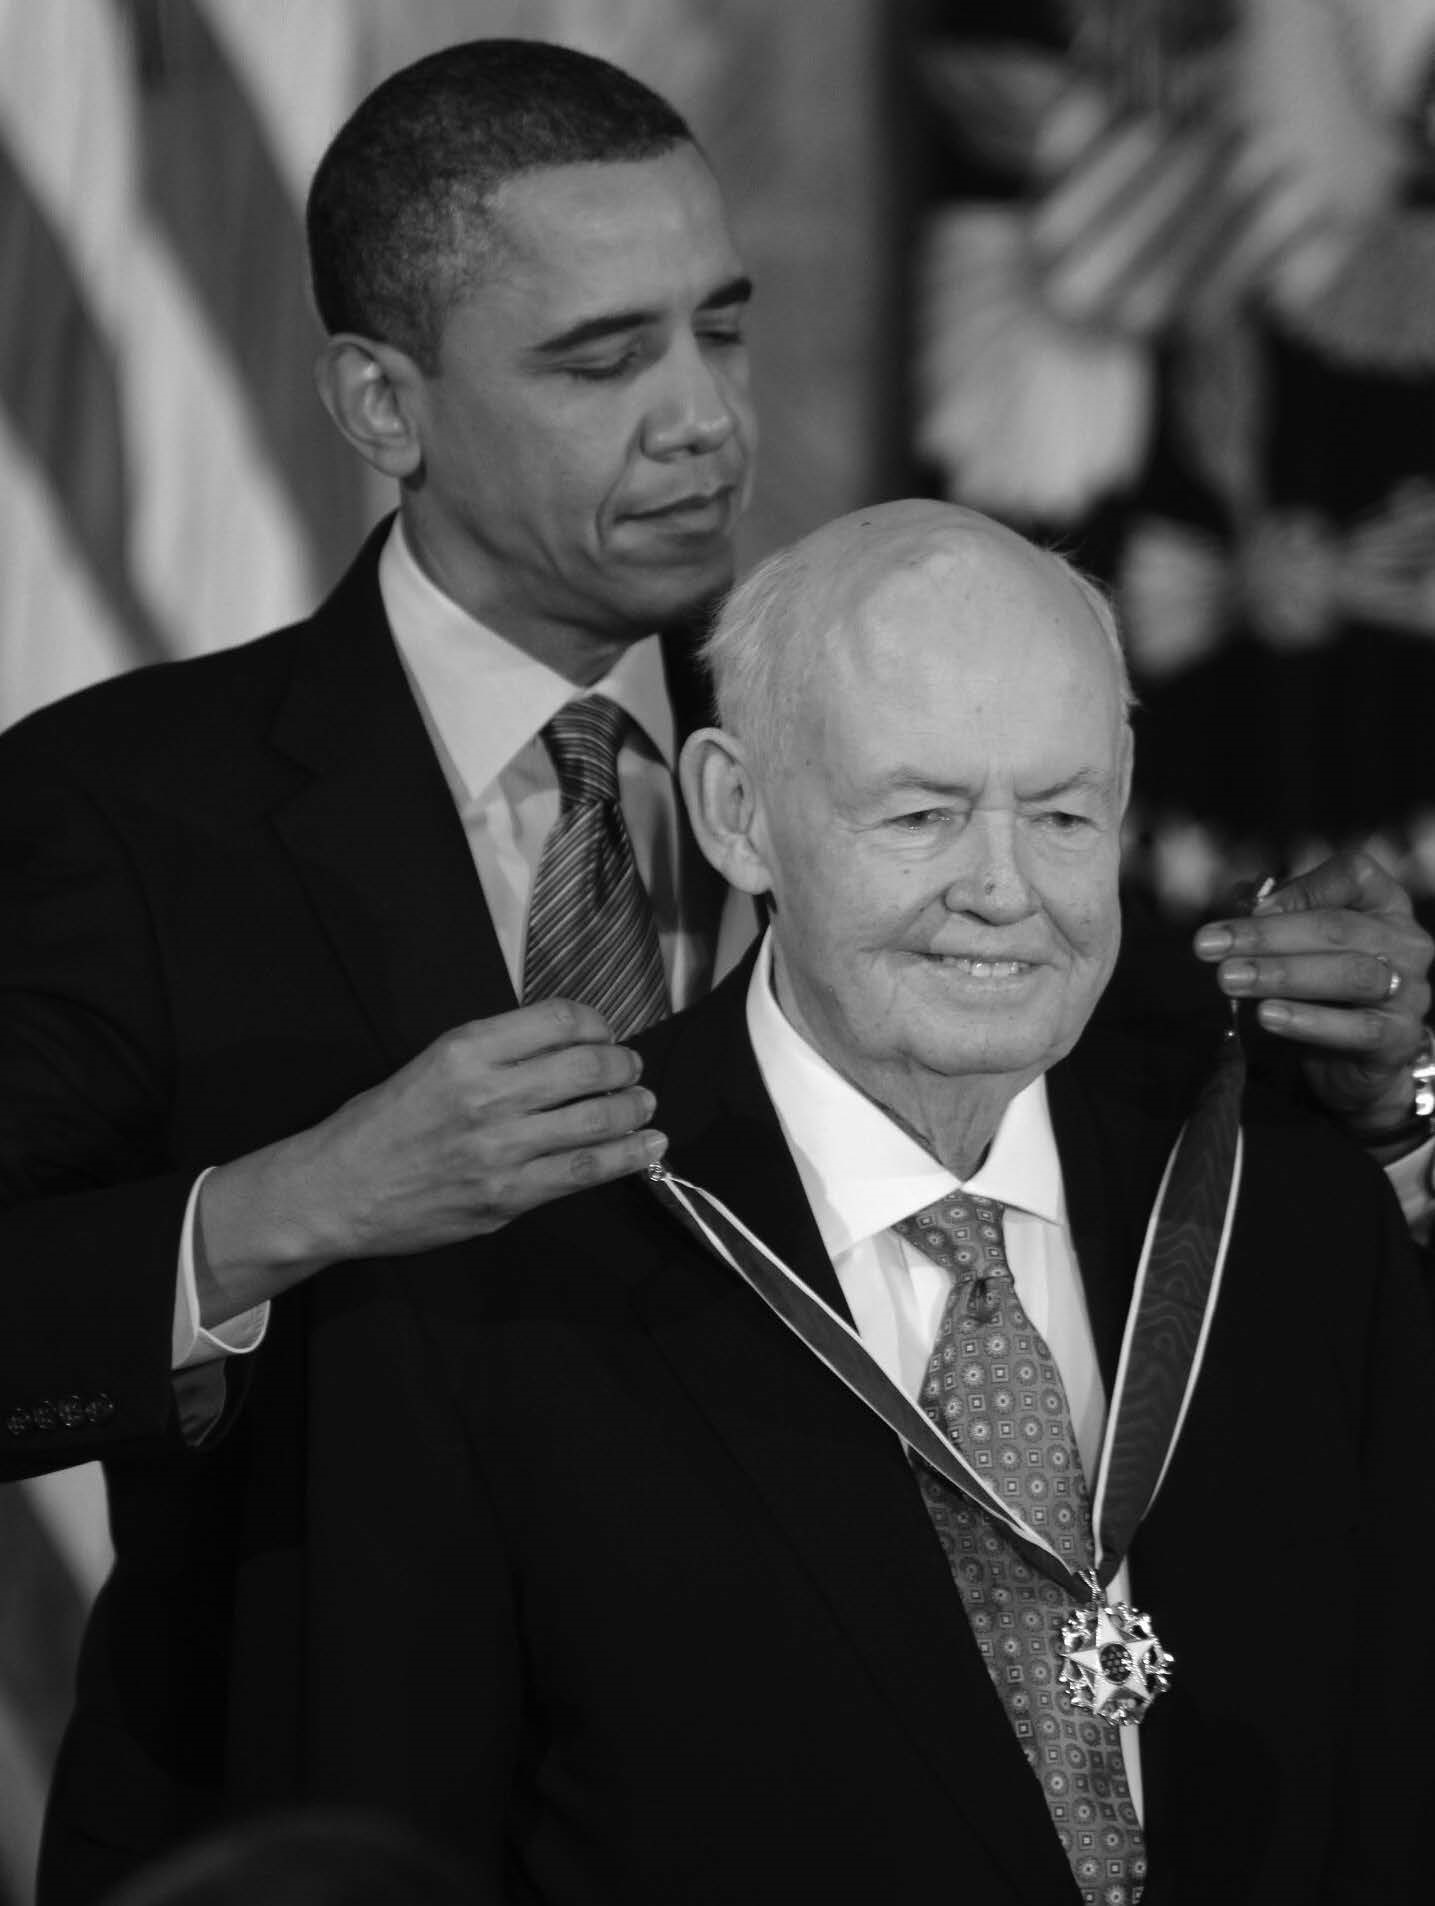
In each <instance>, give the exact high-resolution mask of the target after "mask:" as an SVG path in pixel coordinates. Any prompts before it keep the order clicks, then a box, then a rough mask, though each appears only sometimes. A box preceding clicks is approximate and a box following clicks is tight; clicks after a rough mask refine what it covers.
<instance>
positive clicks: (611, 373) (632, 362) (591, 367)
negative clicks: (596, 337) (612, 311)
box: [566, 346, 639, 384]
mask: <svg viewBox="0 0 1435 1906" xmlns="http://www.w3.org/2000/svg"><path fill="white" fill-rule="evenodd" d="M638 357H639V352H638V350H637V348H636V347H635V346H630V347H629V349H627V350H626V351H622V352H620V353H619V355H618V356H617V357H605V358H599V359H596V360H594V361H593V362H591V363H582V364H569V365H568V366H567V367H566V368H567V371H568V375H569V376H570V377H580V378H582V379H583V380H584V382H585V383H594V384H601V383H603V382H604V381H605V380H607V379H610V378H616V377H623V376H626V374H627V373H628V372H629V371H631V370H632V369H633V368H634V367H635V366H636V364H637V362H638Z"/></svg>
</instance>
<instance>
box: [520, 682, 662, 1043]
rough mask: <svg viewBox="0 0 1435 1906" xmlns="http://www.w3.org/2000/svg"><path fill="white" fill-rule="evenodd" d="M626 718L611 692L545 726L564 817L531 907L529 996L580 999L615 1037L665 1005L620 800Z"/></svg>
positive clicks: (658, 958)
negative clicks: (621, 748) (620, 754)
mask: <svg viewBox="0 0 1435 1906" xmlns="http://www.w3.org/2000/svg"><path fill="white" fill-rule="evenodd" d="M627 721H628V717H627V716H626V715H625V714H624V712H623V710H622V709H621V708H619V707H618V705H617V703H616V702H612V701H609V700H608V698H607V696H606V695H587V696H584V697H583V699H582V700H581V701H574V702H569V704H568V705H567V707H566V708H562V709H560V710H559V712H558V713H557V714H556V715H555V716H554V717H553V719H552V721H550V722H549V723H548V725H547V727H546V728H545V729H544V730H543V740H544V742H545V744H546V746H547V748H548V752H549V755H550V756H551V757H552V761H553V767H554V771H555V772H556V774H557V776H558V790H559V797H560V811H559V815H558V820H557V821H556V823H555V824H554V826H553V828H552V829H551V830H550V832H549V835H548V838H547V839H546V840H545V841H544V843H543V853H542V857H541V858H540V860H539V863H538V876H537V879H536V880H535V881H534V883H533V897H532V899H531V901H530V903H529V908H528V934H527V941H526V945H525V947H524V956H523V999H524V1004H525V1005H527V1004H531V1003H532V1002H533V1001H535V1000H540V999H576V1000H581V1001H582V1002H583V1004H584V1005H587V1006H592V1007H594V1008H595V1009H596V1010H597V1011H598V1012H600V1013H601V1014H602V1015H603V1017H604V1018H605V1019H606V1020H607V1022H608V1028H609V1030H610V1032H611V1033H612V1034H613V1037H614V1038H615V1039H625V1038H627V1037H628V1036H629V1035H630V1034H632V1033H635V1032H640V1031H641V1030H642V1028H643V1027H644V1026H650V1025H651V1024H652V1023H653V1021H654V1020H655V1019H661V1018H662V1016H663V1014H664V1013H666V1012H667V1010H668V990H667V982H666V980H665V978H664V975H663V957H662V949H661V947H660V945H659V943H658V930H657V926H656V924H655V923H654V920H653V910H652V906H651V904H650V902H649V900H648V895H647V890H646V889H645V887H644V886H643V882H642V878H641V876H640V875H639V873H638V866H637V862H636V861H635V860H634V858H633V843H632V841H631V840H630V838H629V836H628V826H627V822H626V821H625V820H624V819H623V810H622V808H621V807H620V806H619V803H618V745H619V742H620V741H621V739H622V735H623V730H624V728H625V727H626V725H627Z"/></svg>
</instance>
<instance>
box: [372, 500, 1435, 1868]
mask: <svg viewBox="0 0 1435 1906" xmlns="http://www.w3.org/2000/svg"><path fill="white" fill-rule="evenodd" d="M709 659H710V662H711V664H712V668H713V671H714V678H715V686H716V691H717V702H718V707H719V711H720V721H719V725H718V726H715V727H710V728H706V729H703V730H701V731H700V732H698V733H697V734H695V735H694V736H692V737H691V738H690V740H689V741H688V743H687V746H686V750H685V753H684V756H683V763H682V770H683V781H684V790H685V794H686V796H687V799H688V802H689V805H690V808H691V811H692V815H693V821H694V826H695V830H696V833H697V836H698V839H699V841H700V843H701V845H702V847H703V849H704V851H705V852H706V853H707V855H708V856H709V858H710V859H711V860H712V861H713V863H714V864H715V865H716V866H717V867H718V868H719V869H720V870H721V871H722V873H723V874H724V875H725V876H726V877H727V879H728V880H730V881H732V882H733V883H734V884H735V885H737V886H738V887H740V888H743V889H745V890H746V891H748V892H750V893H752V894H754V895H758V896H761V897H762V898H763V901H764V904H765V907H766V910H767V914H768V929H767V932H766V934H765V936H764V938H763V940H762V942H761V945H760V946H759V948H758V949H757V950H756V952H755V954H754V955H753V956H752V957H751V958H750V960H749V961H748V963H747V966H746V967H745V968H744V969H742V970H741V971H739V972H738V973H737V974H735V975H734V976H733V978H732V979H731V980H729V981H728V982H727V983H726V984H725V985H724V986H722V987H720V988H719V989H718V990H717V992H715V993H714V994H713V995H712V997H711V998H710V999H709V1000H708V1001H706V1002H705V1003H704V1004H702V1005H700V1006H698V1007H696V1008H694V1009H693V1010H692V1011H691V1012H688V1013H685V1014H681V1015H679V1016H678V1017H677V1018H676V1019H674V1020H673V1021H671V1022H669V1023H668V1024H667V1025H665V1026H663V1027H660V1028H657V1029H655V1030H654V1031H652V1032H650V1033H648V1034H645V1035H644V1036H643V1039H642V1041H641V1050H642V1052H643V1056H644V1062H645V1073H644V1076H645V1079H646V1081H647V1083H648V1084H649V1086H650V1088H651V1089H652V1091H653V1092H654V1093H655V1094H656V1097H657V1102H658V1103H657V1112H656V1116H655V1123H656V1124H657V1126H658V1127H659V1128H660V1129H661V1130H662V1131H663V1132H664V1133H665V1134H666V1136H667V1139H668V1150H667V1154H666V1157H665V1160H664V1161H663V1163H662V1164H661V1165H660V1166H656V1167H654V1168H653V1171H652V1173H651V1174H650V1176H649V1178H648V1180H646V1181H645V1180H643V1179H629V1180H626V1181H624V1182H622V1183H619V1184H612V1185H605V1186H601V1187H597V1188H594V1189H593V1190H591V1191H589V1192H586V1193H582V1194H580V1195H578V1196H577V1197H575V1198H571V1199H566V1200H563V1201H560V1202H559V1203H558V1204H556V1205H554V1206H552V1207H549V1208H546V1209H544V1210H543V1211H542V1212H535V1213H533V1214H530V1215H529V1216H528V1217H525V1218H524V1219H522V1220H520V1221H519V1222H518V1223H516V1224H515V1225H513V1226H511V1227H510V1228H509V1229H508V1230H506V1231H505V1232H504V1233H502V1234H501V1236H500V1237H499V1238H498V1239H497V1240H496V1252H495V1251H494V1250H492V1249H491V1250H490V1251H489V1253H488V1254H487V1255H486V1260H485V1269H484V1274H483V1275H482V1276H479V1275H477V1274H475V1270H474V1267H473V1266H472V1265H470V1264H469V1263H468V1261H467V1257H466V1254H465V1253H464V1252H463V1251H459V1252H457V1253H455V1254H454V1258H453V1261H452V1264H451V1265H450V1266H449V1267H448V1268H447V1269H445V1270H443V1271H441V1272H439V1273H438V1274H437V1275H433V1276H429V1277H427V1278H425V1279H424V1280H423V1281H422V1284H420V1283H418V1282H417V1281H416V1282H415V1283H414V1285H413V1288H412V1293H411V1308H410V1310H409V1311H408V1312H407V1313H406V1314H405V1315H404V1316H403V1333H402V1334H403V1335H404V1349H405V1355H404V1362H405V1364H406V1365H412V1366H414V1367H421V1368H422V1369H423V1371H424V1376H423V1380H422V1382H421V1383H418V1382H416V1383H414V1384H413V1385H412V1386H411V1387H412V1390H413V1394H410V1395H407V1396H405V1397H404V1398H403V1399H402V1407H403V1408H404V1409H405V1410H406V1411H407V1410H410V1409H412V1410H415V1411H417V1410H420V1409H421V1408H422V1410H423V1411H425V1412H426V1419H427V1422H428V1425H429V1430H428V1435H427V1436H426V1439H425V1441H426V1446H427V1448H428V1450H429V1452H430V1455H431V1460H432V1463H433V1465H434V1469H433V1470H431V1471H430V1475H432V1474H434V1473H444V1472H443V1470H442V1465H443V1464H445V1463H446V1464H448V1465H449V1469H448V1471H447V1473H448V1475H449V1477H450V1479H451V1494H452V1504H451V1507H452V1515H451V1517H447V1518H445V1520H444V1524H443V1526H442V1527H441V1528H436V1529H434V1530H433V1532H432V1534H431V1537H430V1539H429V1540H428V1542H427V1546H426V1549H425V1551H424V1552H422V1553H419V1554H411V1555H409V1556H407V1557H404V1558H400V1557H397V1556H395V1557H394V1558H392V1560H393V1566H392V1567H391V1569H390V1570H389V1571H388V1574H387V1577H386V1581H387V1588H388V1593H389V1595H390V1597H394V1596H395V1595H397V1597H398V1601H399V1602H400V1603H401V1602H402V1597H403V1592H404V1591H403V1588H402V1584H403V1582H404V1579H405V1572H406V1570H407V1571H419V1572H420V1573H421V1574H423V1575H424V1576H425V1577H426V1578H428V1579H431V1578H432V1574H433V1572H434V1571H440V1570H446V1571H448V1576H447V1580H448V1584H449V1587H448V1593H449V1597H450V1599H451V1600H452V1601H453V1603H454V1605H455V1607H460V1606H461V1607H462V1608H463V1609H464V1611H465V1619H464V1621H463V1623H462V1624H461V1625H458V1626H456V1627H455V1630H454V1632H453V1634H452V1636H451V1638H450V1642H451V1646H452V1648H453V1650H454V1651H455V1660H456V1661H457V1662H459V1663H461V1665H462V1667H463V1673H462V1674H461V1675H460V1676H459V1679H460V1681H461V1682H463V1683H464V1684H467V1685H472V1684H473V1680H474V1668H475V1664H484V1663H486V1664H487V1668H488V1672H489V1675H490V1679H491V1686H492V1690H493V1698H492V1701H491V1703H486V1704H484V1706H483V1707H482V1709H481V1711H479V1712H474V1711H472V1709H471V1708H469V1709H466V1710H465V1711H464V1712H462V1713H459V1712H455V1714H454V1715H453V1717H452V1723H453V1736H452V1738H453V1753H454V1764H455V1781H454V1794H455V1803H454V1805H453V1807H452V1809H451V1815H450V1817H449V1818H448V1819H447V1820H444V1821H442V1822H436V1824H441V1825H442V1826H444V1827H446V1828H447V1830H448V1831H449V1832H450V1833H451V1834H452V1835H453V1836H454V1837H456V1838H459V1839H461V1840H463V1841H464V1842H465V1843H466V1844H467V1845H468V1846H469V1848H470V1850H471V1851H472V1852H473V1853H474V1854H475V1855H476V1857H477V1860H478V1863H479V1866H480V1870H481V1873H482V1875H483V1878H484V1881H485V1882H486V1884H487V1885H488V1886H489V1887H490V1888H491V1890H492V1892H493V1894H494V1896H495V1897H497V1896H502V1897H505V1898H512V1899H523V1900H541V1901H544V1902H551V1903H552V1906H560V1903H562V1906H567V1903H568V1902H578V1901H585V1902H586V1901H590V1900H597V1899H603V1900H614V1901H618V1900H621V1901H623V1902H624V1906H641V1903H642V1902H652V1903H653V1906H658V1902H663V1906H668V1903H669V1902H672V1901H675V1900H682V1901H683V1902H685V1906H688V1903H691V1902H712V1906H719V1902H721V1906H731V1902H734V1901H736V1900H742V1901H744V1902H772V1906H779V1902H780V1903H781V1906H790V1903H791V1902H793V1901H797V1900H803V1901H806V1900H817V1899H835V1900H843V1901H846V1900H870V1901H876V1900H881V1901H883V1902H887V1901H901V1900H908V1899H911V1900H916V1899H919V1898H948V1899H953V1900H960V1901H962V1902H963V1903H964V1906H1017V1903H1018V1902H1022V1903H1023V1906H1049V1903H1054V1902H1067V1901H1077V1900H1081V1901H1086V1902H1092V1903H1093V1906H1094V1903H1095V1902H1105V1903H1106V1906H1117V1903H1118V1902H1134V1901H1136V1900H1138V1899H1139V1900H1141V1901H1143V1902H1144V1906H1172V1903H1173V1902H1191V1906H1196V1902H1200V1906H1209V1902H1211V1901H1212V1900H1217V1899H1218V1900H1220V1901H1222V1903H1223V1906H1226V1902H1235V1901H1244V1900H1249V1901H1261V1902H1270V1901H1273V1900H1281V1901H1283V1902H1284V1901H1292V1902H1294V1901H1304V1900H1309V1901H1316V1900H1320V1901H1323V1902H1324V1901H1334V1900H1340V1901H1348V1902H1350V1906H1355V1903H1356V1902H1368V1901H1372V1900H1376V1899H1378V1900H1380V1901H1382V1902H1395V1901H1411V1902H1413V1901H1415V1900H1416V1899H1418V1898H1421V1897H1423V1896H1424V1891H1425V1887H1426V1881H1427V1871H1426V1866H1425V1862H1424V1856H1423V1854H1422V1853H1421V1851H1420V1848H1419V1845H1418V1843H1417V1842H1418V1835H1419V1827H1420V1821H1421V1817H1422V1815H1421V1809H1422V1808H1423V1807H1424V1805H1425V1804H1426V1800H1425V1797H1426V1796H1428V1794H1429V1792H1430V1790H1431V1784H1430V1783H1431V1778H1432V1775H1435V1743H1432V1736H1431V1730H1430V1729H1429V1727H1428V1726H1427V1724H1426V1720H1425V1716H1426V1714H1427V1712H1428V1711H1429V1708H1428V1701H1429V1696H1430V1694H1431V1692H1432V1666H1435V1658H1433V1657H1432V1637H1431V1632H1430V1624H1429V1623H1428V1622H1426V1621H1425V1620H1424V1619H1423V1617H1422V1616H1421V1614H1420V1612H1419V1610H1418V1608H1417V1607H1416V1606H1415V1605H1414V1596H1413V1592H1412V1591H1415V1590H1417V1588H1418V1585H1419V1584H1420V1583H1421V1582H1422V1580H1423V1579H1424V1578H1425V1576H1426V1573H1427V1571H1428V1569H1429V1567H1430V1563H1431V1545H1432V1530H1435V1513H1432V1512H1435V1486H1432V1481H1431V1477H1430V1469H1429V1464H1428V1460H1427V1456H1426V1443H1427V1440H1428V1439H1427V1436H1426V1432H1425V1425H1424V1412H1425V1409H1426V1402H1427V1399H1428V1397H1429V1395H1430V1394H1431V1381H1432V1376H1435V1351H1433V1350H1432V1344H1431V1332H1430V1320H1429V1315H1428V1308H1427V1306H1426V1305H1425V1302H1424V1298H1423V1295H1422V1292H1421V1290H1420V1288H1419V1284H1418V1280H1417V1274H1416V1270H1415V1267H1414V1264H1413V1262H1412V1259H1411V1256H1410V1251H1409V1245H1408V1240H1407V1237H1406V1235H1405V1233H1404V1231H1403V1228H1402V1225H1401V1222H1400V1217H1399V1212H1398V1209H1397V1207H1396V1204H1395V1201H1394V1199H1393V1198H1392V1196H1391V1194H1390V1191H1389V1188H1388V1186H1387V1185H1386V1184H1385V1182H1384V1180H1383V1179H1382V1177H1381V1175H1380V1174H1379V1172H1378V1171H1377V1170H1376V1169H1375V1167H1374V1166H1373V1165H1372V1164H1371V1163H1370V1161H1369V1160H1368V1159H1366V1158H1365V1157H1364V1156H1363V1155H1361V1154H1359V1153H1357V1152H1355V1151H1354V1150H1353V1149H1349V1148H1347V1147H1346V1145H1345V1144H1344V1143H1343V1142H1342V1141H1340V1140H1339V1139H1337V1138H1336V1137H1335V1136H1333V1135H1332V1134H1331V1133H1330V1132H1329V1130H1328V1129H1327V1128H1325V1127H1324V1126H1322V1125H1319V1124H1317V1123H1314V1122H1311V1121H1306V1120H1303V1119H1301V1118H1300V1117H1298V1116H1297V1115H1296V1114H1295V1113H1293V1112H1292V1111H1291V1110H1290V1109H1289V1108H1288V1107H1284V1106H1281V1105H1278V1104H1276V1103H1274V1102H1272V1101H1268V1100H1266V1099H1264V1098H1263V1097H1262V1096H1261V1094H1260V1092H1259V1091H1258V1090H1257V1089H1256V1088H1255V1087H1246V1088H1244V1089H1243V1086H1242V1066H1241V1062H1240V1052H1239V1044H1238V1041H1237V1040H1236V1039H1235V1038H1234V1036H1229V1037H1228V1038H1227V1039H1226V1041H1225V1042H1224V1044H1223V1045H1222V1046H1221V1047H1220V1048H1219V1049H1218V1050H1217V1051H1215V1052H1214V1053H1213V1052H1209V1051H1201V1052H1187V1051H1181V1050H1174V1051H1168V1050H1164V1049H1157V1048H1155V1047H1152V1046H1149V1045H1136V1046H1134V1047H1133V1046H1129V1045H1128V1046H1120V1045H1117V1044H1113V1043H1112V1042H1111V1037H1110V1036H1108V1035H1107V1034H1106V1033H1105V1032H1101V1033H1098V1032H1097V1031H1095V1030H1094V1029H1091V1028H1090V1024H1089V1022H1090V1020H1091V1016H1092V1010H1093V1008H1094V1007H1095V1005H1096V1003H1097V1000H1098V998H1099V997H1100V995H1101V992H1102V989H1103V987H1104V986H1105V984H1106V982H1107V979H1108V977H1109V975H1110V973H1111V970H1112V965H1113V962H1114V960H1115V957H1116V951H1117V943H1118V938H1119V911H1118V906H1117V860H1118V835H1119V830H1120V824H1121V818H1122V812H1123V808H1124V805H1125V801H1126V795H1127V789H1128V785H1129V780H1130V772H1131V754H1132V740H1131V734H1130V730H1129V726H1128V723H1127V719H1126V714H1127V710H1126V702H1127V691H1126V684H1125V678H1124V671H1123V667H1122V662H1121V655H1120V647H1119V643H1118V642H1117V640H1116V638H1115V631H1114V629H1113V626H1112V623H1111V619H1110V616H1109V614H1108V612H1107V610H1106V608H1105V606H1104V604H1103V603H1102V601H1101V599H1100V598H1099V596H1097V595H1096V594H1095V592H1094V591H1093V590H1092V589H1091V588H1090V587H1089V586H1088V585H1087V584H1085V583H1084V582H1083V581H1082V580H1081V579H1080V578H1079V577H1077V576H1076V575H1074V573H1073V572H1072V571H1071V570H1070V569H1069V568H1068V567H1067V566H1066V565H1065V564H1064V563H1062V562H1060V561H1059V560H1058V559H1056V558H1055V557H1053V556H1052V555H1050V554H1048V553H1046V552H1044V551H1041V550H1039V549H1037V548H1035V547H1034V546H1033V545H1031V544H1030V543H1028V542H1026V541H1024V540H1023V539H1022V538H1020V537H1018V536H1016V535H1014V534H1013V533H1012V532H1010V531H1009V530H1006V529H1004V528H1002V527H1000V526H999V525H997V524H995V523H993V522H990V521H988V520H986V519H985V518H982V517H979V516H976V515H973V514H972V513H970V512H967V511H962V510H958V509H954V508H951V507H949V506H947V505H944V504H935V503H926V502H921V503H899V504H890V505H886V506H883V507H881V508H875V509H871V510H864V511H859V512H857V513H856V514H855V515H852V516H849V517H846V518H844V519H842V520H841V521H839V522H837V523H834V524H832V525H829V526H828V527H827V528H825V529H823V530H821V531H819V532H817V533H816V534H815V535H813V536H811V537H809V538H807V539H806V540H805V541H803V542H801V543H799V544H797V545H796V546H794V547H793V548H792V549H790V550H788V551H786V552H784V553H782V554H780V555H778V556H777V557H775V558H773V559H772V560H771V561H769V562H768V563H767V564H766V565H764V566H763V567H762V568H761V569H759V570H758V571H757V572H756V573H755V574H754V575H753V576H752V577H751V578H750V579H749V580H748V582H747V583H745V584H744V585H743V586H742V587H741V588H740V589H739V590H738V591H737V592H736V593H735V594H734V596H733V597H732V598H731V600H730V602H729V604H728V606H727V608H726V610H725V612H724V614H723V616H722V618H721V620H720V622H719V625H718V627H717V629H716V630H715V632H714V634H713V636H712V638H711V641H710V644H709ZM396 1315H397V1313H396ZM408 1353H411V1354H408ZM424 1359H427V1361H426V1362H425V1361H424ZM420 1393H421V1398H422V1401H420ZM393 1613H394V1608H393V1606H392V1605H389V1606H387V1607H386V1609H385V1614H384V1618H383V1619H381V1618H380V1611H379V1605H378V1604H376V1605H375V1622H374V1640H375V1646H377V1647H378V1648H380V1649H387V1648H390V1647H393V1646H395V1645H398V1644H397V1643H396V1642H395V1641H394V1639H393V1637H394V1635H395V1632H396V1625H395V1623H394V1621H393V1619H392V1616H393ZM460 1795H461V1796H462V1801H463V1804H462V1806H461V1807H460V1806H459V1805H458V1804H457V1797H458V1796H460ZM505 1889H506V1890H505Z"/></svg>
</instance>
